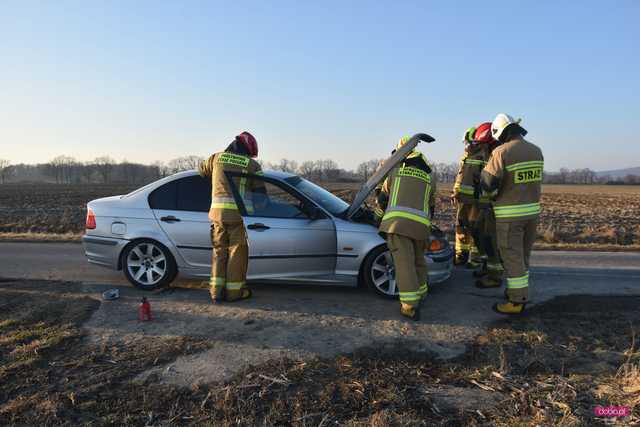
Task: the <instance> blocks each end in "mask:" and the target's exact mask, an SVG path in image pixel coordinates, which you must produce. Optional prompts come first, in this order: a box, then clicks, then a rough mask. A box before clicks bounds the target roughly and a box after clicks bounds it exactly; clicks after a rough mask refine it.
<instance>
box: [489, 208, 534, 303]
mask: <svg viewBox="0 0 640 427" xmlns="http://www.w3.org/2000/svg"><path fill="white" fill-rule="evenodd" d="M537 226H538V218H533V219H528V220H520V221H514V222H498V223H497V224H496V231H497V242H498V250H499V251H500V256H501V257H502V265H503V267H504V273H505V276H506V277H507V297H508V298H509V301H511V302H514V303H524V302H527V301H528V299H529V257H530V256H531V249H532V248H533V242H534V241H535V240H536V228H537Z"/></svg>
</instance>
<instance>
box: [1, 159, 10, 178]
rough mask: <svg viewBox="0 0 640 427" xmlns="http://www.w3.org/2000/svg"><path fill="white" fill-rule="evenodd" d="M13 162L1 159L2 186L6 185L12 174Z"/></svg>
mask: <svg viewBox="0 0 640 427" xmlns="http://www.w3.org/2000/svg"><path fill="white" fill-rule="evenodd" d="M11 172H12V169H11V162H10V161H9V160H5V159H0V184H4V183H5V182H6V180H7V179H8V178H9V175H10V174H11Z"/></svg>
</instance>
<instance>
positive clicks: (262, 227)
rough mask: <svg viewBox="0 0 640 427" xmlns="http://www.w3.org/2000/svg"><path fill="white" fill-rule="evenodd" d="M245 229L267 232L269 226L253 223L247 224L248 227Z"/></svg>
mask: <svg viewBox="0 0 640 427" xmlns="http://www.w3.org/2000/svg"><path fill="white" fill-rule="evenodd" d="M247 228H248V229H249V230H268V229H270V228H271V227H269V226H267V225H264V224H262V223H261V222H257V223H255V224H249V225H247Z"/></svg>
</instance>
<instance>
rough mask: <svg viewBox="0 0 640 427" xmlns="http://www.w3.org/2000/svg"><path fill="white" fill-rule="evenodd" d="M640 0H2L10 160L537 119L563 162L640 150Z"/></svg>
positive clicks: (344, 144)
mask: <svg viewBox="0 0 640 427" xmlns="http://www.w3.org/2000/svg"><path fill="white" fill-rule="evenodd" d="M639 21H640V2H638V1H633V0H631V1H612V2H604V1H566V2H558V1H530V2H524V1H522V2H520V1H505V2H501V1H492V2H476V1H469V2H445V1H434V2H429V1H415V2H410V1H396V2H392V1H385V2H374V1H362V2H357V1H336V2H332V1H331V2H330V1H321V2H294V1H291V2H288V1H287V2H285V1H269V2H267V1H261V2H245V1H242V2H230V1H226V2H214V1H203V2H195V1H172V2H168V1H167V2H161V1H121V2H120V1H101V2H98V1H89V2H87V1H84V2H79V1H78V2H76V1H55V2H54V1H42V2H31V1H26V0H20V1H3V2H2V3H0V56H1V58H2V60H1V62H0V158H8V159H9V160H11V161H12V162H14V163H16V162H29V163H34V162H44V161H47V160H49V159H50V158H52V157H54V156H56V155H58V154H66V155H72V156H74V157H76V158H78V159H80V160H90V159H93V158H95V157H97V156H101V155H105V154H106V155H109V156H111V157H114V158H115V159H117V160H122V159H125V158H126V159H128V160H130V161H140V162H151V161H154V160H164V161H166V160H169V159H171V158H174V157H177V156H181V155H187V154H198V155H207V154H209V153H211V152H213V151H217V150H220V149H222V148H223V147H224V146H226V144H227V143H228V142H229V141H230V139H231V138H232V137H233V136H234V135H235V134H237V133H238V132H239V131H241V130H244V129H247V130H250V131H251V132H253V133H254V134H255V135H256V137H257V138H258V141H259V143H260V144H261V154H262V155H261V157H262V158H264V159H265V160H268V161H276V160H278V159H279V158H282V157H287V158H292V159H295V160H298V161H301V160H305V159H320V158H333V159H334V160H336V161H337V162H338V163H339V164H340V165H341V166H343V167H348V168H353V167H355V166H356V165H357V164H358V163H359V162H361V161H363V160H367V159H370V158H379V157H383V156H385V155H386V154H388V152H389V151H390V149H391V147H392V146H393V145H394V143H395V141H396V140H397V139H398V138H399V137H400V136H401V135H402V134H405V133H413V132H416V131H425V132H428V133H430V134H432V135H433V136H434V137H435V138H436V139H437V141H436V143H434V144H431V145H430V146H428V147H423V151H424V152H425V153H426V154H427V155H428V156H430V157H431V158H432V159H433V160H434V161H446V162H449V161H455V160H456V159H457V158H458V157H459V155H460V154H461V151H462V144H461V143H460V139H461V136H462V133H463V131H464V129H465V128H466V127H468V126H470V125H473V124H477V123H479V122H482V121H485V120H490V119H492V118H493V117H494V116H495V114H496V113H498V112H501V111H504V112H507V113H510V114H512V115H515V116H518V117H522V118H523V124H524V126H525V127H526V128H527V129H528V130H529V139H530V140H531V141H532V142H534V143H537V144H538V145H540V146H541V147H542V149H543V150H544V153H545V157H546V160H547V169H549V170H555V169H558V168H560V167H562V166H568V167H590V168H593V169H597V170H601V169H613V168H619V167H629V166H638V165H640V100H639V98H640V66H639V65H640V25H638V22H639Z"/></svg>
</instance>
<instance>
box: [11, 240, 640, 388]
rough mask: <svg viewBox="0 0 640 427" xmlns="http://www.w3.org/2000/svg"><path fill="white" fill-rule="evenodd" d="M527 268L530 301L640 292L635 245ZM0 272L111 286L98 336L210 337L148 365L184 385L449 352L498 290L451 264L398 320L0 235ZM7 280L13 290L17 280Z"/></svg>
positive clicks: (89, 291) (317, 297)
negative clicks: (345, 359)
mask: <svg viewBox="0 0 640 427" xmlns="http://www.w3.org/2000/svg"><path fill="white" fill-rule="evenodd" d="M531 273H532V274H531V275H532V285H531V297H532V300H533V303H540V302H543V301H545V300H548V299H550V298H553V297H554V296H558V295H567V294H588V295H596V296H598V295H640V253H604V252H551V251H543V252H536V253H534V256H533V258H532V271H531ZM0 277H4V278H22V279H52V280H64V281H80V282H83V283H84V285H83V291H82V293H83V294H85V295H89V296H91V297H94V298H100V293H101V292H102V291H104V290H105V289H109V288H114V287H117V288H118V289H120V292H121V299H120V300H119V301H117V302H109V303H104V304H102V305H101V306H100V309H99V310H97V312H96V313H95V314H94V316H93V317H92V319H91V320H90V321H89V322H88V323H87V325H85V326H86V328H87V330H88V331H89V333H90V336H91V337H92V339H94V340H96V341H98V342H102V343H104V342H109V341H112V340H117V341H123V340H124V341H127V340H129V341H131V342H134V341H135V340H137V339H143V340H144V339H147V338H148V337H150V336H151V337H153V336H182V335H193V336H202V337H208V338H209V339H210V340H211V342H213V343H215V344H214V346H213V348H212V349H211V350H208V351H206V352H203V353H199V354H197V355H193V356H185V357H182V358H180V359H179V360H177V361H175V362H173V363H172V365H171V366H168V367H167V366H160V367H157V368H154V369H155V370H156V371H157V372H155V371H153V370H152V371H151V372H149V373H154V372H155V373H159V374H161V377H162V378H163V380H165V381H167V382H173V383H177V384H183V385H190V384H193V383H194V382H208V381H217V380H223V379H225V378H228V377H229V376H231V375H233V374H234V373H235V372H238V371H239V370H241V369H243V367H245V366H246V365H247V364H258V363H260V362H262V361H265V360H268V359H272V358H277V357H289V358H296V359H302V360H304V359H307V358H309V357H315V356H333V355H335V354H341V353H345V352H350V351H354V350H356V349H362V348H365V349H366V348H379V347H380V346H383V345H395V344H394V343H396V344H397V342H398V341H402V342H403V343H407V342H411V343H413V344H412V345H413V346H414V347H413V348H414V349H416V350H417V351H426V352H430V353H435V354H436V355H438V356H440V357H453V356H455V355H458V354H460V353H461V352H463V351H464V349H465V346H466V345H467V344H468V343H469V342H471V341H472V340H473V339H474V337H476V336H477V335H478V334H480V333H482V332H483V331H484V330H485V328H486V327H487V326H488V325H489V324H490V323H491V322H493V321H495V320H497V319H499V318H501V316H500V315H498V314H496V313H494V312H493V311H492V310H491V305H492V304H493V303H494V302H496V301H500V300H501V298H502V292H503V290H502V289H491V290H480V289H477V288H475V287H473V285H472V283H473V282H472V278H471V273H470V271H468V270H465V269H464V268H457V269H456V270H455V271H454V274H453V277H452V278H451V279H450V280H449V281H447V282H445V283H442V284H439V285H433V286H432V287H431V288H430V290H429V296H428V298H427V300H426V301H425V303H424V306H423V309H422V320H421V321H420V322H407V321H405V320H404V319H402V318H401V317H400V316H399V314H398V303H397V302H395V301H390V300H387V299H383V298H380V297H378V296H376V295H374V294H373V292H369V291H366V290H361V289H349V288H344V287H342V288H339V287H327V286H305V285H288V286H284V285H279V286H276V285H255V286H253V289H254V292H255V296H254V298H252V299H251V300H249V301H243V302H241V303H236V304H223V305H216V306H214V305H212V304H211V303H210V301H209V297H208V293H207V292H206V291H204V290H201V289H184V288H178V289H176V290H174V291H172V292H162V293H160V292H152V293H148V292H146V293H145V292H143V291H139V290H137V289H135V288H133V287H132V286H131V285H129V284H128V282H127V281H126V280H125V279H124V276H123V275H122V272H115V271H110V270H106V269H104V268H101V267H97V266H93V265H90V264H88V263H87V262H86V259H85V257H84V254H83V250H82V246H81V245H79V244H73V243H0ZM5 283H6V285H5V286H7V285H8V286H14V287H15V290H16V291H20V289H19V288H20V286H22V285H21V284H20V282H13V284H11V282H5ZM0 284H1V283H0ZM59 288H64V286H59ZM24 291H25V292H27V291H28V289H27V287H26V285H25V288H24ZM63 293H64V291H61V290H59V289H55V288H52V290H51V296H52V297H55V298H65V297H68V295H67V296H65V295H63ZM142 295H146V296H148V297H149V300H150V301H151V303H152V306H153V308H154V312H155V313H156V315H157V317H156V319H155V321H154V322H144V324H141V323H140V322H138V321H137V318H136V313H137V304H138V301H139V300H140V297H141V296H142Z"/></svg>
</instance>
